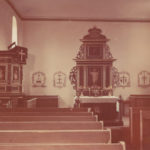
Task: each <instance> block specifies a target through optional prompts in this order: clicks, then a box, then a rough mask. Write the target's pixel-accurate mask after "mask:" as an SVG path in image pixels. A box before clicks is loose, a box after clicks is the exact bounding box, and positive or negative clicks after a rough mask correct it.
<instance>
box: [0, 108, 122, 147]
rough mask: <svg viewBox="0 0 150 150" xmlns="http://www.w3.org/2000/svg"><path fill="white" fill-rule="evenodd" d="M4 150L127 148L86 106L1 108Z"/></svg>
mask: <svg viewBox="0 0 150 150" xmlns="http://www.w3.org/2000/svg"><path fill="white" fill-rule="evenodd" d="M0 149H2V150H125V144H124V143H123V142H119V143H112V142H111V130H110V129H107V128H104V127H103V122H102V121H98V119H97V117H96V116H95V115H93V113H92V112H90V111H88V109H85V108H76V109H75V108H74V109H69V108H44V109H42V108H36V109H34V108H32V109H25V108H24V109H19V108H15V109H1V111H0Z"/></svg>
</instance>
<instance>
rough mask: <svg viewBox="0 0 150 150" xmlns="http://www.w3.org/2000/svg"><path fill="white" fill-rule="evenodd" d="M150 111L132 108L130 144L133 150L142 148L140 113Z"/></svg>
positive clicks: (144, 108) (143, 108) (147, 108)
mask: <svg viewBox="0 0 150 150" xmlns="http://www.w3.org/2000/svg"><path fill="white" fill-rule="evenodd" d="M147 110H150V108H149V107H130V113H129V114H130V143H131V146H132V148H133V149H135V150H139V147H140V111H147Z"/></svg>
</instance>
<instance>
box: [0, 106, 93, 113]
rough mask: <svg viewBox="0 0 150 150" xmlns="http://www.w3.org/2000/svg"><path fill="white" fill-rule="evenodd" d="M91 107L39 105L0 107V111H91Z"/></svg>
mask: <svg viewBox="0 0 150 150" xmlns="http://www.w3.org/2000/svg"><path fill="white" fill-rule="evenodd" d="M90 111H91V109H89V108H50V107H39V108H24V107H17V108H0V112H90Z"/></svg>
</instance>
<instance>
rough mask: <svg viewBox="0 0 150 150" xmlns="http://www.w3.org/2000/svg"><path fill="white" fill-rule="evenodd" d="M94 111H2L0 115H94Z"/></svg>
mask: <svg viewBox="0 0 150 150" xmlns="http://www.w3.org/2000/svg"><path fill="white" fill-rule="evenodd" d="M92 115H93V114H92V112H0V116H92Z"/></svg>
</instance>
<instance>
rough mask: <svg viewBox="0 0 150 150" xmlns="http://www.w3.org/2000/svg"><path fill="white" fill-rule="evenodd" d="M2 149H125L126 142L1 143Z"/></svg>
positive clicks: (0, 147)
mask: <svg viewBox="0 0 150 150" xmlns="http://www.w3.org/2000/svg"><path fill="white" fill-rule="evenodd" d="M0 149H2V150H125V144H124V143H123V142H120V143H108V144H104V143H81V144H79V143H76V144H72V143H71V144H62V143H61V144H55V143H54V144H49V143H44V144H41V143H40V144H39V143H35V144H30V143H24V144H10V143H9V144H0Z"/></svg>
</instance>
